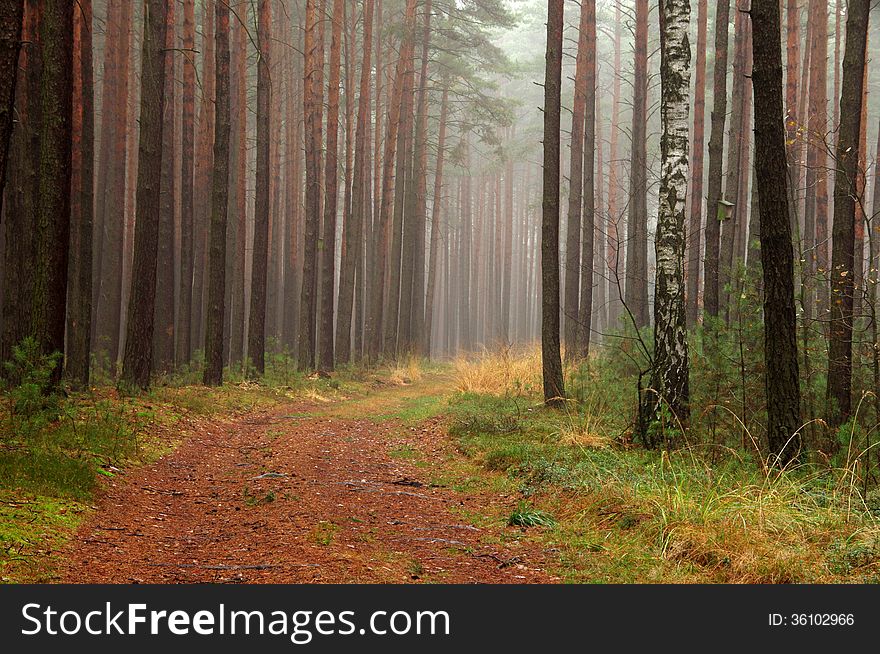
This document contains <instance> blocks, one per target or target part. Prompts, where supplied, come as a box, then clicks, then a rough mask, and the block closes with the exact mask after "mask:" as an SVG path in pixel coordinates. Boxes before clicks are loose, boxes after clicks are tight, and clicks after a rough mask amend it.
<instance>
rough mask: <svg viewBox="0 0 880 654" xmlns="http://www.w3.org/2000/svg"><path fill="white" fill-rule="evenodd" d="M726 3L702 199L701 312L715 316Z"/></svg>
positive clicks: (721, 0) (718, 22) (718, 24)
mask: <svg viewBox="0 0 880 654" xmlns="http://www.w3.org/2000/svg"><path fill="white" fill-rule="evenodd" d="M729 23H730V0H718V6H717V9H716V14H715V69H714V80H713V100H712V118H711V133H710V135H709V177H708V183H707V188H706V191H707V199H706V202H707V203H706V256H705V260H704V262H703V311H705V313H706V315H708V316H712V317H715V316H717V315H718V298H719V288H718V281H719V280H718V267H719V258H720V238H721V221H720V218H721V216H722V214H721V200H722V196H721V189H722V184H723V181H724V178H723V169H722V166H723V165H724V164H723V159H724V123H725V119H726V117H727V30H728V25H729Z"/></svg>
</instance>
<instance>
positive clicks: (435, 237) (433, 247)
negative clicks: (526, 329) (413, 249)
mask: <svg viewBox="0 0 880 654" xmlns="http://www.w3.org/2000/svg"><path fill="white" fill-rule="evenodd" d="M442 86H443V97H442V99H441V100H440V125H439V128H438V136H437V159H436V163H435V166H434V202H433V204H432V206H431V241H430V245H429V257H428V288H427V289H426V291H425V344H424V346H423V352H424V354H425V356H430V355H431V344H432V331H433V328H434V302H435V300H434V296H435V293H436V287H437V272H438V271H437V266H438V263H439V262H438V256H439V255H438V251H439V249H440V223H441V217H442V213H441V210H442V207H443V198H442V196H443V163H444V159H445V156H446V128H447V127H446V123H447V120H448V117H449V89H448V88H447V85H446V83H445V82H444V83H442ZM511 181H512V176H511ZM511 220H512V216H511ZM448 248H449V243H448V242H447V243H446V244H445V246H444V251H445V252H448ZM509 263H510V260H509V259H508V260H507V261H506V262H505V265H509ZM508 271H509V268H508ZM508 284H509V283H508ZM507 288H508V289H509V288H510V287H509V285H508V286H507ZM502 297H507V298H508V304H507V309H506V310H505V309H502V314H501V315H502V318H503V317H504V316H509V313H510V311H509V307H510V302H509V293H508V292H506V291H505V292H504V294H503V296H502ZM504 329H505V332H504V334H505V336H504V340H505V341H507V340H508V337H507V325H506V324H505V326H504Z"/></svg>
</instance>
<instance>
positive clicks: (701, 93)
mask: <svg viewBox="0 0 880 654" xmlns="http://www.w3.org/2000/svg"><path fill="white" fill-rule="evenodd" d="M708 14H709V11H708V2H707V0H698V2H697V49H696V58H697V59H696V64H695V66H694V131H693V140H692V142H691V153H692V154H691V161H690V165H691V171H692V173H691V180H692V184H691V191H690V204H689V209H690V221H689V225H688V245H687V251H688V256H687V321H688V324H689V325H696V324H697V320H698V318H699V315H700V310H699V307H700V249H701V245H702V235H703V206H704V205H703V155H704V153H705V135H704V133H705V129H706V41H707V31H708V25H707V24H708V20H709V18H708Z"/></svg>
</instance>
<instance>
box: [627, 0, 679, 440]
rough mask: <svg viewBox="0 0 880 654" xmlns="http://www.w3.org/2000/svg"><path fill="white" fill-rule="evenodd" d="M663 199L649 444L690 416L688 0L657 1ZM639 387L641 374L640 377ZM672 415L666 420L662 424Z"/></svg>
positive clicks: (643, 432)
mask: <svg viewBox="0 0 880 654" xmlns="http://www.w3.org/2000/svg"><path fill="white" fill-rule="evenodd" d="M659 16H660V88H661V91H660V93H661V103H660V121H661V134H660V205H659V209H658V214H657V235H656V238H655V252H656V255H657V273H656V292H655V297H654V359H653V361H652V369H651V382H650V386H649V387H648V388H646V389H642V388H639V391H640V395H641V407H640V410H639V421H638V425H637V432H636V435H637V437H638V438H639V440H640V441H641V442H642V444H644V445H645V446H646V447H648V448H652V449H653V448H656V447H658V446H660V445H667V444H668V443H669V441H670V434H675V432H677V431H679V430H682V429H687V427H688V425H689V423H690V386H689V381H688V376H689V372H690V367H689V363H688V341H687V321H686V312H685V288H684V250H685V214H686V204H687V186H688V178H689V177H688V176H689V171H688V147H689V145H688V127H689V126H688V114H689V111H690V103H689V98H688V92H689V90H690V82H691V71H690V61H691V52H690V44H689V43H688V23H689V21H690V4H689V3H688V0H666V2H663V3H661V4H660V12H659ZM639 385H640V386H641V380H640V381H639ZM666 420H669V421H670V422H669V424H664V423H665V422H666Z"/></svg>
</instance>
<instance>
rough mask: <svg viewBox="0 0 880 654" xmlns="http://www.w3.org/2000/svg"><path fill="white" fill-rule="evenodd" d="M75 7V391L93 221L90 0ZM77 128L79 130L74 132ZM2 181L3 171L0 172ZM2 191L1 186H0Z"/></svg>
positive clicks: (86, 352)
mask: <svg viewBox="0 0 880 654" xmlns="http://www.w3.org/2000/svg"><path fill="white" fill-rule="evenodd" d="M79 7H80V9H79V10H76V9H74V25H75V27H74V41H75V44H76V46H75V51H76V52H75V55H74V62H73V63H74V66H75V67H76V68H75V69H74V99H73V121H74V131H75V134H74V137H73V160H74V170H75V178H74V179H75V182H74V183H72V184H71V198H72V199H71V202H72V207H71V216H70V256H69V259H70V260H69V263H68V291H67V360H66V363H65V366H66V367H65V374H66V377H67V379H68V380H69V381H70V382H71V383H72V384H73V385H74V386H76V387H79V388H87V387H88V385H89V366H90V360H91V352H90V347H89V345H90V339H91V331H92V330H91V322H92V220H93V216H94V201H95V196H94V175H95V111H94V109H95V105H94V79H93V78H94V75H93V70H92V48H93V45H92V2H91V0H80V3H79ZM77 128H78V129H77ZM0 177H2V171H0ZM0 192H2V185H0Z"/></svg>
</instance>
